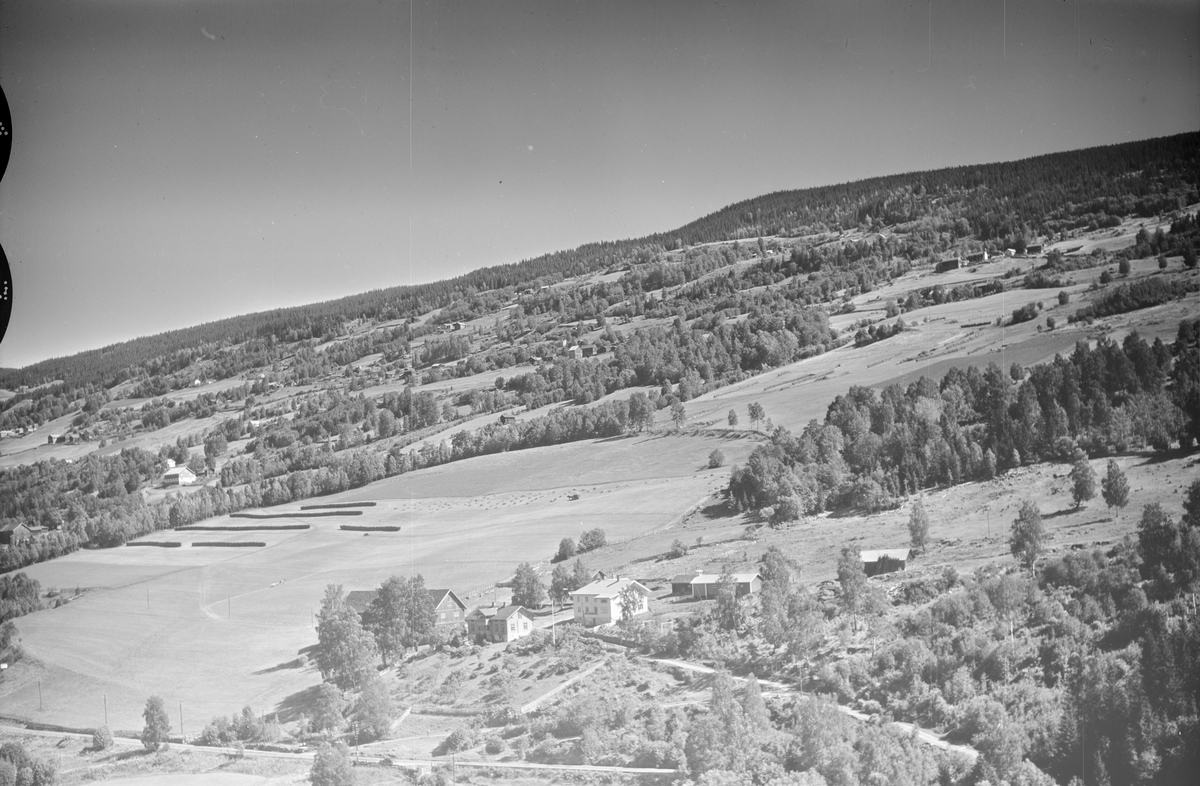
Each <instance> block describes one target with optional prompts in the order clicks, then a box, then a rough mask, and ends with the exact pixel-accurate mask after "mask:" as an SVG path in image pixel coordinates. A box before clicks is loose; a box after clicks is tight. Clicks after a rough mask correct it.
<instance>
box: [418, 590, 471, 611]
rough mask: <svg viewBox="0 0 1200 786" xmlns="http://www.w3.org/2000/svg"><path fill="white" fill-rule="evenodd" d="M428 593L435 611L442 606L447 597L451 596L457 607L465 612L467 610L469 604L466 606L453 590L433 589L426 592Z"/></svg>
mask: <svg viewBox="0 0 1200 786" xmlns="http://www.w3.org/2000/svg"><path fill="white" fill-rule="evenodd" d="M426 592H428V593H429V598H430V600H432V601H433V607H434V608H435V609H436V608H437V607H438V606H440V605H442V601H444V600H445V599H446V596H449V597H450V598H451V599H453V601H454V603H455V605H457V606H458V607H459V608H460V609H462V610H463V611H466V610H467V604H465V603H463V602H462V601H461V600H459V599H458V596H457V595H455V594H454V591H453V590H448V589H431V590H426Z"/></svg>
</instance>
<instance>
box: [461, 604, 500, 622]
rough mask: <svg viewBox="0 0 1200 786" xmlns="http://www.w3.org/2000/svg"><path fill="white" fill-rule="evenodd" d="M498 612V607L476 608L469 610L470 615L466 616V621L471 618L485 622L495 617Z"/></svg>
mask: <svg viewBox="0 0 1200 786" xmlns="http://www.w3.org/2000/svg"><path fill="white" fill-rule="evenodd" d="M499 610H500V607H499V606H476V607H475V608H473V609H471V613H470V614H468V615H467V619H471V618H472V617H483V618H484V619H485V620H490V619H491V618H492V617H494V616H496V612H497V611H499Z"/></svg>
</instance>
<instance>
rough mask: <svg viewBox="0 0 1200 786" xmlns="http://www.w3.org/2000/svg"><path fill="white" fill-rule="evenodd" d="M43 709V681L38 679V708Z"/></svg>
mask: <svg viewBox="0 0 1200 786" xmlns="http://www.w3.org/2000/svg"><path fill="white" fill-rule="evenodd" d="M41 709H42V681H41V680H40V679H39V680H38V710H39V711H40V710H41Z"/></svg>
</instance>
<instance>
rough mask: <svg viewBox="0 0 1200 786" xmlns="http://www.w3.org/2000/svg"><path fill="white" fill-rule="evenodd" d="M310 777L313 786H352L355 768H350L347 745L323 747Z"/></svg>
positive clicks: (339, 744) (319, 751) (315, 760)
mask: <svg viewBox="0 0 1200 786" xmlns="http://www.w3.org/2000/svg"><path fill="white" fill-rule="evenodd" d="M309 777H310V779H311V780H312V783H313V786H352V784H353V783H354V768H353V767H351V766H350V748H349V747H348V746H347V745H346V743H344V742H337V743H332V744H331V743H325V744H324V745H322V746H321V747H320V748H319V749H318V750H317V755H316V756H315V757H314V758H313V766H312V772H311V773H310V774H309Z"/></svg>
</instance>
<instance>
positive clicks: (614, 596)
mask: <svg viewBox="0 0 1200 786" xmlns="http://www.w3.org/2000/svg"><path fill="white" fill-rule="evenodd" d="M630 587H632V588H633V593H629V592H626V590H627V589H629V588H630ZM622 593H624V595H622ZM631 595H634V596H636V598H637V607H636V608H635V609H633V611H632V612H631V615H637V614H645V613H646V612H648V611H650V590H648V589H646V587H645V586H643V585H642V584H640V583H638V582H637V581H634V580H633V579H631V578H621V577H620V576H613V577H612V578H607V579H598V580H596V581H593V582H592V583H591V584H588V585H586V586H583V587H580V588H579V589H577V590H575V591H574V592H572V593H571V602H572V603H573V604H574V606H575V621H576V622H578V623H579V624H580V625H583V626H585V627H588V628H594V627H597V626H599V625H611V624H613V623H614V622H619V621H620V620H621V618H622V616H623V615H624V613H625V609H624V605H623V604H624V601H625V599H628V598H629V597H630V596H631Z"/></svg>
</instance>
